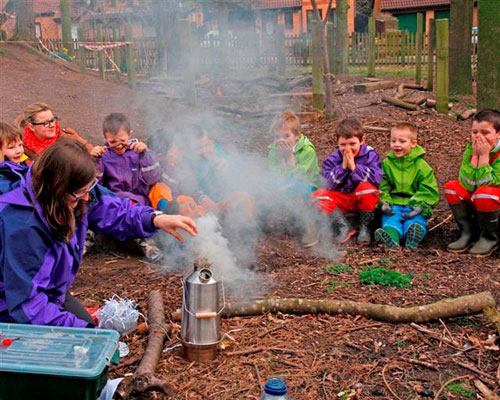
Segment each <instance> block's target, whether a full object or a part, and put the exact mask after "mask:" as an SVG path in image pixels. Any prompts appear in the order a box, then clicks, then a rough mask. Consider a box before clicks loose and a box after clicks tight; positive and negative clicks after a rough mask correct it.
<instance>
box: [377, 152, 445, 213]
mask: <svg viewBox="0 0 500 400" xmlns="http://www.w3.org/2000/svg"><path fill="white" fill-rule="evenodd" d="M424 154H425V150H424V149H423V148H422V147H421V146H418V145H417V146H415V147H414V148H413V149H412V150H411V151H410V153H409V154H407V155H406V156H404V157H401V158H398V157H396V155H395V154H394V152H393V151H392V150H391V151H390V152H389V154H387V157H386V158H385V159H384V160H383V161H382V171H383V172H384V176H383V177H382V182H380V186H379V190H380V200H381V201H385V202H386V203H388V204H390V205H401V206H404V205H409V206H411V207H422V215H423V216H424V217H426V218H429V217H430V216H431V215H432V209H433V208H434V207H435V206H436V204H437V203H438V201H439V191H438V185H437V182H436V177H435V176H434V171H433V170H432V168H431V166H430V165H429V164H427V162H426V161H425V160H424Z"/></svg>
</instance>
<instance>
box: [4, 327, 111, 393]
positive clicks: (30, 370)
mask: <svg viewBox="0 0 500 400" xmlns="http://www.w3.org/2000/svg"><path fill="white" fill-rule="evenodd" d="M0 334H2V335H3V336H4V337H5V338H9V339H12V340H13V342H12V344H10V345H9V346H2V347H0V400H4V399H5V400H7V399H8V400H11V399H14V400H31V399H33V400H41V399H43V400H45V399H47V400H48V399H50V400H66V399H67V400H95V399H97V398H98V396H99V394H100V392H101V390H102V388H103V387H104V385H105V384H106V381H107V375H108V365H109V363H110V362H111V359H112V358H113V355H114V353H115V351H116V349H117V347H118V339H119V337H120V335H119V333H118V332H116V331H112V330H104V329H102V330H101V329H82V328H63V327H54V326H38V325H22V324H5V323H0Z"/></svg>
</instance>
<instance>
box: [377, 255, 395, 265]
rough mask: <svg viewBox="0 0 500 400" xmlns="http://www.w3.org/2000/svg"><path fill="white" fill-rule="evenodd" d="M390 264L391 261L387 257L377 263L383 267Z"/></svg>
mask: <svg viewBox="0 0 500 400" xmlns="http://www.w3.org/2000/svg"><path fill="white" fill-rule="evenodd" d="M390 264H392V260H391V259H390V258H389V257H385V258H382V259H381V260H380V261H379V262H378V265H380V266H382V267H385V266H386V265H390Z"/></svg>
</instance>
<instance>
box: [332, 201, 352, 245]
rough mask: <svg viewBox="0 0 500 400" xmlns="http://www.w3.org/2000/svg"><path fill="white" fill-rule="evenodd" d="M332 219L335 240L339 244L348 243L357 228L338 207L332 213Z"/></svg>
mask: <svg viewBox="0 0 500 400" xmlns="http://www.w3.org/2000/svg"><path fill="white" fill-rule="evenodd" d="M330 221H331V222H332V228H333V237H334V240H335V242H337V243H339V244H343V243H347V242H348V241H349V239H350V238H351V237H352V236H353V235H354V234H355V233H356V230H355V229H353V227H352V226H351V224H350V223H349V221H348V220H347V219H346V217H345V216H344V214H343V213H342V211H340V209H338V208H336V209H335V210H333V211H332V213H331V214H330Z"/></svg>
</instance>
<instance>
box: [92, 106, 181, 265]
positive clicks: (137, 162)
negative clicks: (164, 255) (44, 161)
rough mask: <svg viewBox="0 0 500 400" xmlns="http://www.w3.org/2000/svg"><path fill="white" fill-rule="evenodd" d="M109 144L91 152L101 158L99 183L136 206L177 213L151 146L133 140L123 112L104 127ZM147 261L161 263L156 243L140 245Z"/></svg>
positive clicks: (98, 162)
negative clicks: (162, 181)
mask: <svg viewBox="0 0 500 400" xmlns="http://www.w3.org/2000/svg"><path fill="white" fill-rule="evenodd" d="M102 131H103V134H104V138H105V139H106V145H105V146H103V147H99V146H96V147H94V148H93V149H92V151H91V153H90V154H92V155H93V156H94V157H96V158H97V168H98V171H99V174H100V176H99V183H100V184H101V185H103V186H105V187H107V188H108V189H110V190H111V191H112V192H114V193H115V194H117V195H118V196H120V197H124V198H127V199H129V200H130V201H131V202H132V204H140V205H143V206H152V207H153V208H155V209H157V210H159V211H163V212H165V213H167V214H175V213H177V210H178V206H177V203H176V202H175V201H174V200H173V197H172V193H171V191H170V189H169V187H168V186H167V185H165V184H163V183H161V182H160V178H161V168H160V164H159V163H158V161H157V160H156V156H155V154H154V153H153V152H152V151H149V149H148V146H147V145H146V144H145V143H143V142H140V141H138V140H137V139H132V138H131V136H132V133H133V131H132V129H131V127H130V122H129V121H128V119H127V117H126V116H125V115H124V114H121V113H112V114H109V115H108V116H107V117H106V118H105V119H104V122H103V124H102ZM139 245H140V246H141V248H142V249H143V251H144V253H145V255H146V258H148V259H149V261H151V262H157V261H159V259H160V258H161V252H160V251H159V250H158V249H157V248H156V246H155V245H153V243H152V242H150V243H148V242H147V241H141V242H140V243H139Z"/></svg>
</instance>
